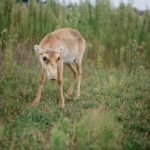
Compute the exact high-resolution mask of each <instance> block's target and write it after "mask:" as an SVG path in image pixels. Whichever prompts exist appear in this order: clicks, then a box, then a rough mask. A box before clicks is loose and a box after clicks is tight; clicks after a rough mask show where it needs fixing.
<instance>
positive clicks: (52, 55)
mask: <svg viewBox="0 0 150 150" xmlns="http://www.w3.org/2000/svg"><path fill="white" fill-rule="evenodd" d="M84 50H85V40H84V38H83V37H82V36H81V34H80V33H79V32H78V31H77V30H74V29H70V28H63V29H57V30H55V31H54V32H52V33H50V34H48V35H46V36H45V37H44V38H43V39H42V40H41V42H40V44H39V46H38V45H35V51H36V52H37V53H38V54H39V58H40V62H41V64H42V68H43V70H44V71H42V74H41V79H42V82H40V86H39V88H38V93H37V95H36V99H35V100H34V101H33V106H35V105H36V104H38V103H39V101H40V97H41V91H42V88H43V84H44V79H45V73H44V72H47V76H48V77H49V78H50V79H56V78H57V81H58V90H59V96H60V105H61V107H64V103H65V102H64V101H65V100H64V96H63V86H62V80H63V64H64V63H66V64H68V66H69V68H70V69H71V70H72V71H73V74H74V79H73V81H72V82H71V85H70V88H69V90H68V92H67V96H71V95H72V92H73V88H74V85H75V83H77V93H76V99H79V97H80V84H81V76H82V67H81V64H82V57H83V54H84ZM44 57H46V58H44Z"/></svg>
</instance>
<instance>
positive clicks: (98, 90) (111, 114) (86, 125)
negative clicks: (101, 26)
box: [0, 60, 150, 150]
mask: <svg viewBox="0 0 150 150" xmlns="http://www.w3.org/2000/svg"><path fill="white" fill-rule="evenodd" d="M33 62H34V63H32V64H31V65H28V66H27V65H25V66H23V65H20V66H19V65H18V66H17V65H12V66H11V69H10V70H8V71H9V73H6V71H3V72H5V74H4V73H3V74H1V77H2V78H1V80H0V91H1V94H0V116H1V118H0V147H1V149H3V150H5V149H32V150H33V149H36V150H37V149H54V150H66V149H69V150H70V149H81V150H82V149H83V150H84V149H86V150H87V149H96V150H100V149H102V150H107V149H108V150H112V149H124V150H144V149H149V148H150V141H149V139H150V134H149V133H150V124H149V123H150V94H149V91H150V80H149V76H150V72H149V70H146V69H143V68H139V69H138V70H137V71H136V72H134V73H133V74H130V75H129V74H127V73H126V72H123V71H119V70H113V69H112V70H109V71H106V70H102V69H99V70H97V69H95V67H94V66H93V65H91V63H89V62H86V61H85V62H86V63H84V64H83V70H84V71H83V79H82V86H81V98H80V100H78V101H75V100H73V98H70V99H66V106H65V108H64V109H62V108H59V107H58V104H57V100H58V93H57V84H56V82H50V81H48V80H47V82H46V85H45V87H44V90H43V93H42V98H41V101H40V104H39V105H38V107H36V108H32V107H31V103H32V100H33V99H34V97H35V91H36V88H37V86H38V66H37V65H33V64H36V63H37V64H38V61H37V60H36V61H33ZM29 66H30V67H29ZM2 69H3V68H2ZM69 72H70V70H68V69H67V68H66V69H65V73H64V91H66V90H67V88H68V86H69V83H70V79H71V77H72V74H71V73H70V74H69V75H68V76H67V74H68V73H69Z"/></svg>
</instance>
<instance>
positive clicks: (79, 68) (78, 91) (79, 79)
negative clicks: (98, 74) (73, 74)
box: [75, 62, 82, 99]
mask: <svg viewBox="0 0 150 150" xmlns="http://www.w3.org/2000/svg"><path fill="white" fill-rule="evenodd" d="M76 66H77V70H78V76H77V80H78V83H77V92H76V96H75V99H79V98H80V85H81V77H82V66H81V62H79V63H77V64H76Z"/></svg>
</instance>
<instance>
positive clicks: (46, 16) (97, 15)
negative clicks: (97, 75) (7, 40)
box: [0, 0, 150, 72]
mask: <svg viewBox="0 0 150 150" xmlns="http://www.w3.org/2000/svg"><path fill="white" fill-rule="evenodd" d="M0 22H1V24H0V32H2V31H3V30H4V29H7V30H8V33H9V35H11V36H12V35H16V36H18V42H22V43H28V44H29V45H31V44H32V43H38V42H39V41H40V40H41V38H42V37H43V36H44V35H45V34H47V33H49V32H51V31H53V30H54V29H56V28H61V27H72V28H76V29H78V30H79V31H80V32H81V33H82V34H83V35H84V37H85V39H86V40H87V43H88V44H87V56H88V58H90V59H94V60H95V61H94V62H95V64H96V61H98V59H99V57H101V58H102V64H103V67H104V68H110V67H111V66H113V67H117V68H118V67H121V68H122V67H123V68H128V69H129V70H131V68H129V67H131V66H132V63H131V62H132V61H134V60H133V57H132V56H131V53H133V55H134V56H135V55H136V54H135V53H140V57H139V58H138V59H137V60H136V61H138V63H139V65H143V66H145V67H147V68H149V64H150V62H149V56H150V53H149V48H150V45H149V40H150V36H149V29H150V27H149V22H150V12H149V11H148V10H147V11H145V13H144V14H143V15H139V14H138V12H137V11H136V10H135V9H133V8H132V7H131V6H130V5H127V6H126V5H124V4H123V3H121V4H120V7H119V8H112V6H111V4H110V2H109V0H97V1H96V4H95V5H92V4H91V3H90V2H89V1H85V2H81V4H80V5H75V4H70V5H67V6H66V5H63V4H61V3H58V2H56V1H53V0H49V1H48V3H47V4H43V5H42V4H39V3H37V2H36V1H35V0H33V1H29V5H28V7H27V6H25V5H23V4H22V2H18V3H16V1H15V0H14V1H8V0H2V1H1V5H0ZM2 40H3V36H2V35H1V41H2ZM134 41H135V42H136V46H135V47H133V48H132V47H131V45H133V44H134ZM101 46H103V47H104V50H102V49H101ZM1 48H2V49H3V46H2V45H1ZM135 49H136V50H135ZM135 51H136V52H135ZM129 64H131V65H130V66H129ZM139 65H138V66H139ZM132 68H133V67H132ZM129 72H130V71H129Z"/></svg>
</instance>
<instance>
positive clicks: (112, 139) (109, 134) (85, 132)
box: [77, 110, 121, 150]
mask: <svg viewBox="0 0 150 150" xmlns="http://www.w3.org/2000/svg"><path fill="white" fill-rule="evenodd" d="M119 134H120V135H121V130H120V127H119V124H118V123H117V121H116V120H115V119H114V116H113V113H112V112H107V111H106V112H105V111H104V112H103V111H97V110H94V111H89V112H88V113H87V115H86V116H85V117H84V118H83V119H82V120H81V121H80V122H79V125H78V127H77V141H78V143H79V145H78V149H80V150H88V149H95V150H103V149H105V150H110V149H111V150H113V149H115V150H116V149H119V146H118V145H119V141H120V140H121V137H120V136H119Z"/></svg>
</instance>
